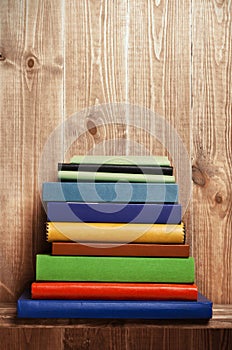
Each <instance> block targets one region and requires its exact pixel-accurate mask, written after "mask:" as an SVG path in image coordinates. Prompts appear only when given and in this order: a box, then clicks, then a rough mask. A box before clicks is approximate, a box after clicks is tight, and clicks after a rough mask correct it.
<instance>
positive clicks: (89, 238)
mask: <svg viewBox="0 0 232 350" xmlns="http://www.w3.org/2000/svg"><path fill="white" fill-rule="evenodd" d="M184 238H185V231H184V224H183V223H181V224H178V225H177V224H131V223H128V224H120V223H99V222H94V223H86V222H47V241H48V242H54V241H76V242H103V243H107V242H108V243H109V242H117V243H128V242H136V243H184Z"/></svg>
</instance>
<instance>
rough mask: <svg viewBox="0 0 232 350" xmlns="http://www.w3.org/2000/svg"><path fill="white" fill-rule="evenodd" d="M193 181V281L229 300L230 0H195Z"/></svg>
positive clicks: (231, 260) (231, 191) (231, 296)
mask: <svg viewBox="0 0 232 350" xmlns="http://www.w3.org/2000/svg"><path fill="white" fill-rule="evenodd" d="M192 9H193V65H192V67H193V75H192V77H193V80H192V94H193V111H192V120H193V146H194V148H193V182H194V193H193V198H194V210H193V220H194V240H193V252H194V256H195V258H196V267H197V282H198V285H199V288H200V290H201V291H202V292H203V293H205V294H206V295H207V296H208V297H210V298H212V299H213V301H214V302H215V303H231V301H232V273H231V266H232V243H231V229H232V215H231V207H232V206H231V204H232V202H231V198H232V185H231V167H232V153H231V151H232V148H231V144H232V139H231V102H232V89H231V86H232V84H231V77H232V74H231V71H232V59H231V43H232V20H231V13H232V4H231V1H222V2H218V1H201V0H193V5H192Z"/></svg>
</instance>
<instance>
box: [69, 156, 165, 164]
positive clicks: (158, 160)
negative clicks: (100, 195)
mask: <svg viewBox="0 0 232 350" xmlns="http://www.w3.org/2000/svg"><path fill="white" fill-rule="evenodd" d="M70 163H77V164H103V163H104V164H117V165H120V164H121V165H153V166H157V165H159V166H170V161H169V159H168V157H166V156H97V155H96V156H95V155H87V156H77V155H74V156H73V157H72V158H71V159H70Z"/></svg>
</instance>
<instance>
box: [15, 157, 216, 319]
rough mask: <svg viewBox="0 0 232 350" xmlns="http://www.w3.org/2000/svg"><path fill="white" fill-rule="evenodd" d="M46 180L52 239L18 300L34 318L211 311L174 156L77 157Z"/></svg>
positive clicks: (191, 315) (185, 315)
mask: <svg viewBox="0 0 232 350" xmlns="http://www.w3.org/2000/svg"><path fill="white" fill-rule="evenodd" d="M58 179H59V180H60V181H58V182H50V183H44V185H43V201H44V202H45V203H46V206H47V217H48V221H47V240H48V241H49V242H52V254H51V255H45V254H39V255H37V257H36V282H34V283H32V286H31V291H30V292H25V293H24V294H23V295H22V296H21V298H20V299H19V300H18V316H19V317H33V318H41V317H42V318H43V317H45V318H46V317H49V318H59V317H62V318H144V319H146V318H147V319H148V318H151V319H209V318H210V317H211V316H212V303H211V302H210V301H209V300H207V299H206V298H205V297H204V296H202V295H201V294H200V293H198V290H197V286H196V285H195V284H194V260H193V258H192V257H189V245H187V244H185V228H184V224H183V223H182V222H181V205H180V204H178V184H177V183H176V182H175V177H174V176H173V167H172V166H171V164H170V161H169V160H168V158H167V157H162V156H154V157H138V156H137V157H133V156H131V157H124V156H121V157H112V156H111V157H104V156H86V157H83V156H74V157H73V158H72V159H71V161H70V163H61V164H58Z"/></svg>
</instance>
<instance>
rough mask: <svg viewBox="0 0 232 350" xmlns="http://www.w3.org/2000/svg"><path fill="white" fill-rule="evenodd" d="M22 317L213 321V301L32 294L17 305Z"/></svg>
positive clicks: (199, 298) (201, 298)
mask: <svg viewBox="0 0 232 350" xmlns="http://www.w3.org/2000/svg"><path fill="white" fill-rule="evenodd" d="M17 316H18V317H19V318H98V319H102V318H109V319H113V318H114V319H115V318H116V319H121V318H125V319H133V318H135V319H139V318H140V319H163V320H165V319H191V320H192V319H209V318H211V317H212V302H211V301H209V300H208V299H206V298H205V297H204V296H203V295H201V294H198V299H197V301H186V300H184V301H174V300H171V301H170V300H169V301H164V300H163V301H160V300H159V301H158V300H153V301H136V300H132V301H129V300H124V301H122V300H118V301H117V300H36V299H31V296H30V293H29V291H27V292H25V293H23V295H22V296H21V297H20V298H19V299H18V302H17Z"/></svg>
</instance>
